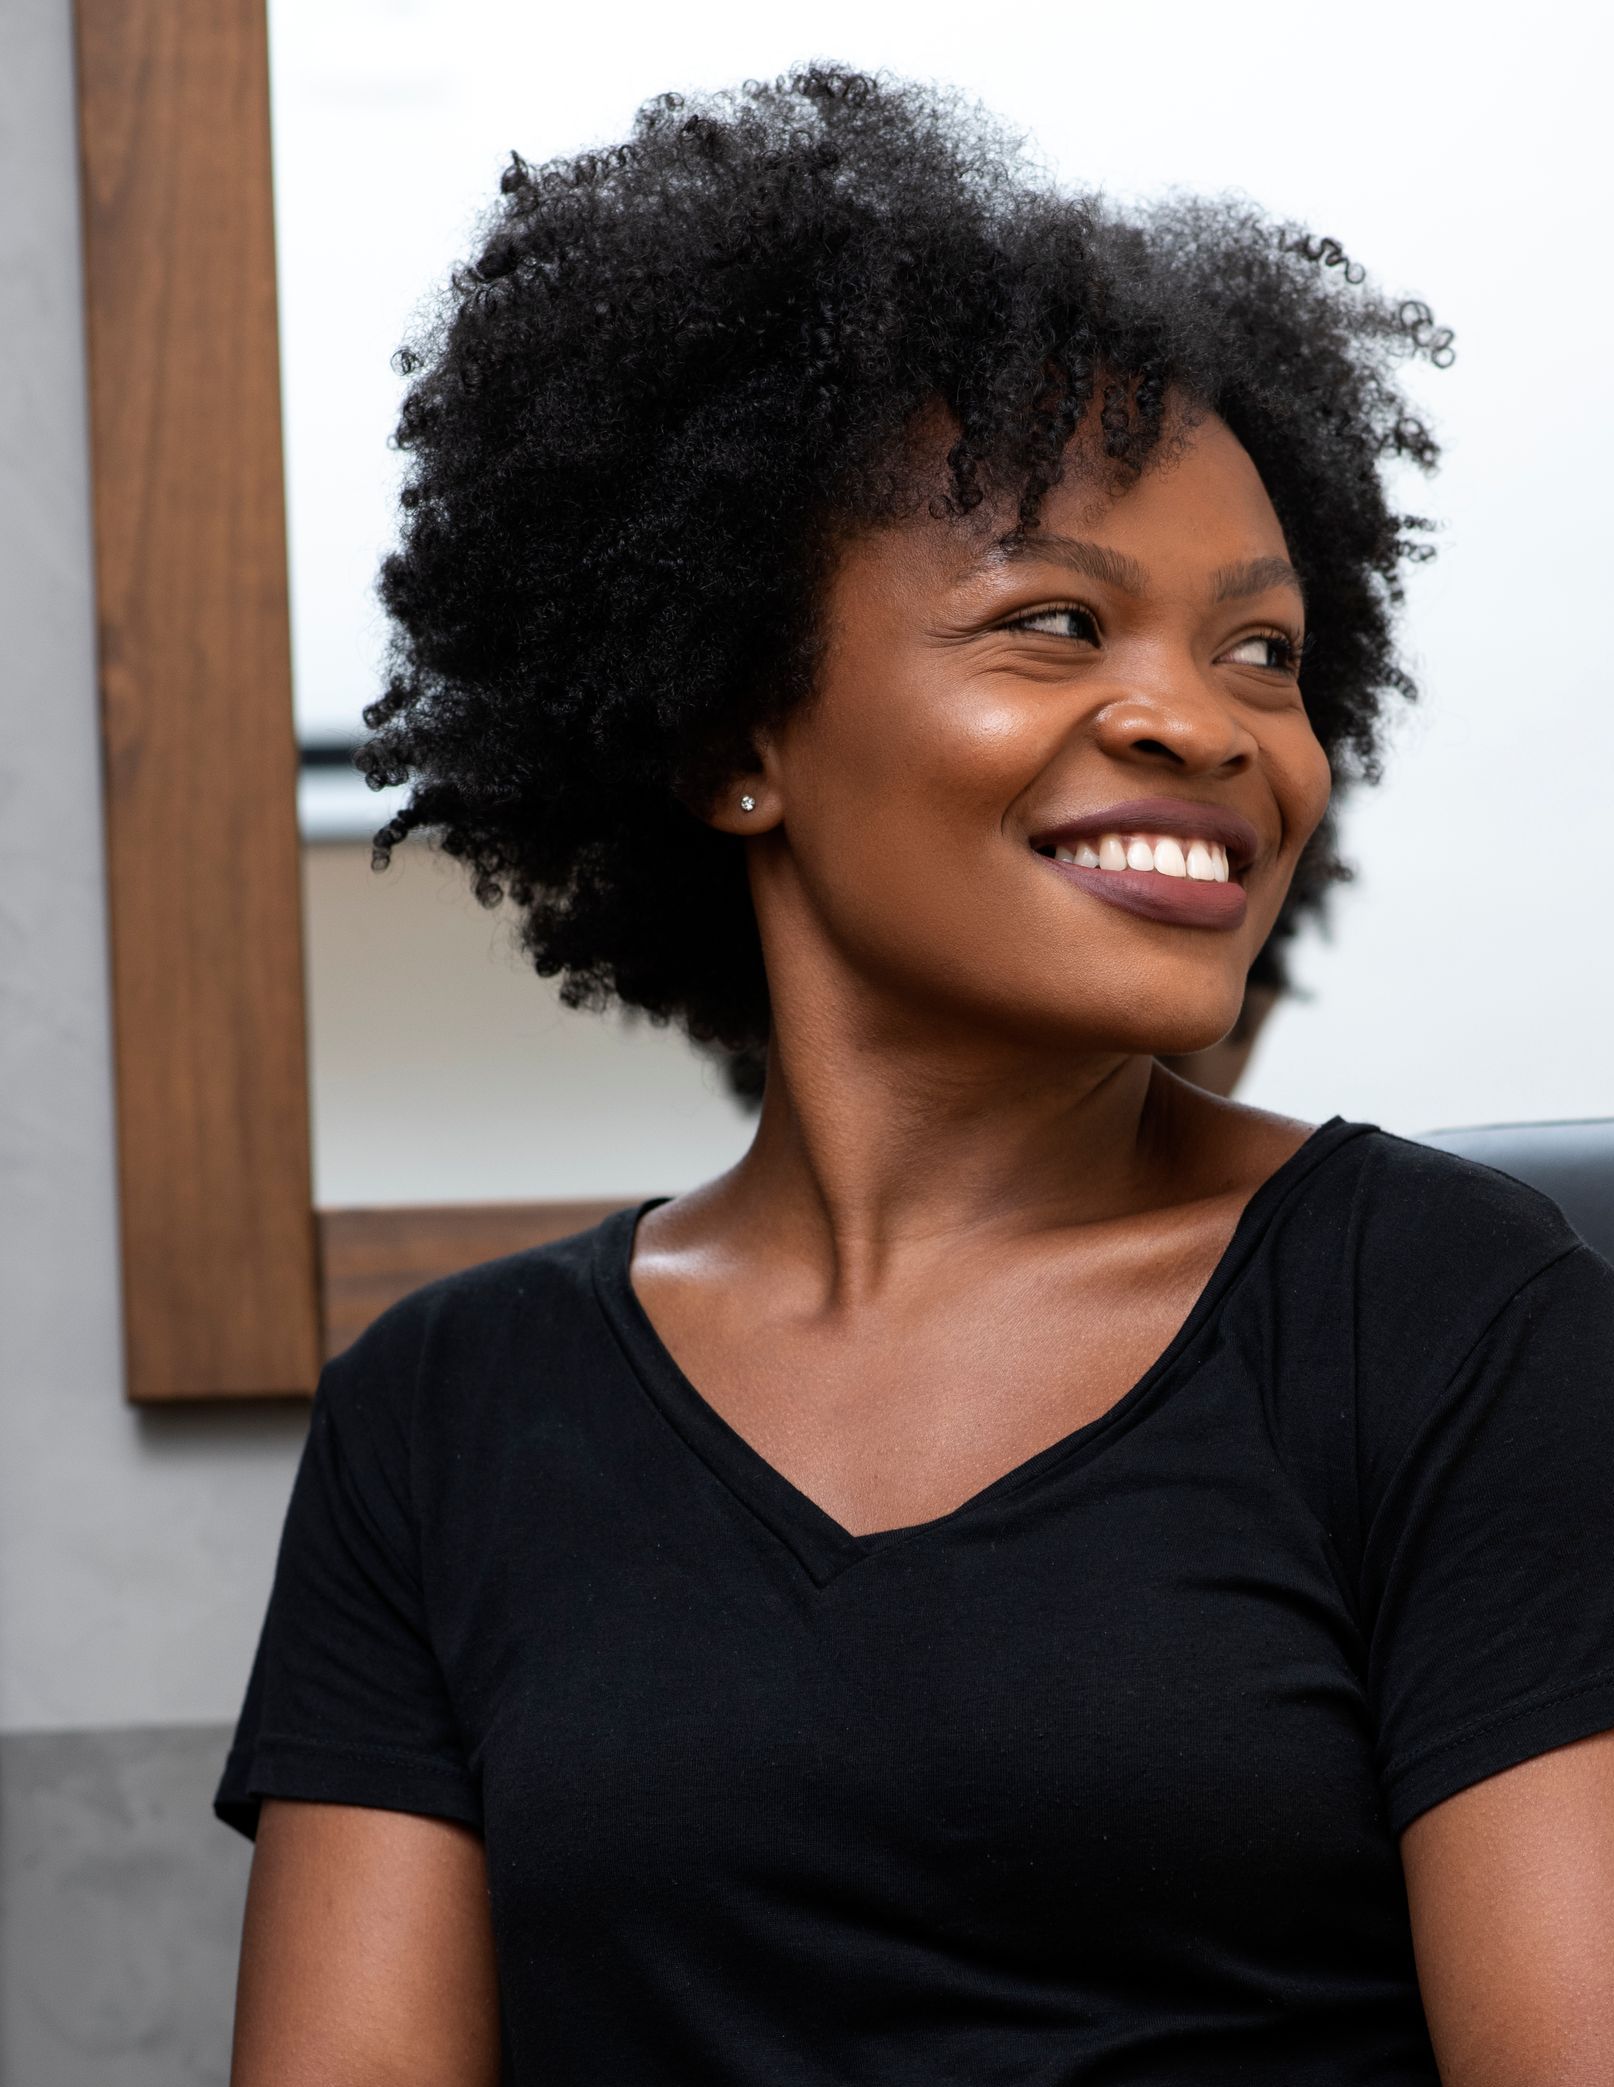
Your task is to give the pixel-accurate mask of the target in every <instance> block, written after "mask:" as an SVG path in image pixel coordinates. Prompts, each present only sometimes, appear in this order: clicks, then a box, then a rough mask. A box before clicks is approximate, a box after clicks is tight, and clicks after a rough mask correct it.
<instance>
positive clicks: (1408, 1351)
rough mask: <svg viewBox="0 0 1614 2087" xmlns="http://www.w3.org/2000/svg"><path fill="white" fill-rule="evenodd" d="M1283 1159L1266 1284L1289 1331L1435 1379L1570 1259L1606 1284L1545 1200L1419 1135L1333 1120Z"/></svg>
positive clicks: (1389, 1368) (1383, 1366) (1602, 1267)
mask: <svg viewBox="0 0 1614 2087" xmlns="http://www.w3.org/2000/svg"><path fill="white" fill-rule="evenodd" d="M1308 1161H1309V1162H1310V1163H1309V1164H1308ZM1291 1164H1292V1166H1293V1168H1294V1171H1295V1176H1296V1178H1295V1180H1294V1182H1293V1189H1292V1193H1291V1194H1289V1195H1288V1196H1287V1197H1285V1198H1284V1202H1283V1208H1282V1209H1281V1211H1280V1212H1279V1213H1277V1221H1276V1222H1275V1223H1274V1224H1273V1225H1272V1227H1271V1231H1270V1235H1269V1241H1268V1248H1269V1251H1268V1257H1267V1259H1268V1265H1267V1278H1268V1279H1267V1281H1266V1282H1264V1283H1263V1284H1262V1285H1261V1286H1260V1287H1261V1289H1262V1291H1263V1293H1264V1294H1265V1296H1266V1298H1267V1300H1268V1305H1269V1308H1270V1309H1271V1310H1272V1311H1273V1312H1274V1313H1275V1314H1276V1315H1277V1316H1278V1317H1279V1318H1280V1319H1282V1320H1285V1321H1287V1322H1289V1324H1290V1326H1291V1327H1292V1328H1294V1329H1296V1330H1298V1329H1299V1328H1300V1327H1302V1326H1304V1328H1305V1329H1306V1331H1307V1333H1308V1335H1309V1336H1310V1337H1311V1338H1312V1339H1314V1340H1323V1341H1335V1342H1339V1343H1343V1344H1345V1345H1347V1346H1348V1347H1349V1348H1350V1350H1351V1351H1352V1352H1353V1353H1354V1354H1355V1355H1356V1357H1357V1359H1358V1361H1361V1362H1367V1361H1369V1360H1371V1362H1372V1363H1373V1364H1374V1365H1375V1366H1376V1368H1377V1369H1379V1370H1382V1371H1385V1372H1390V1373H1393V1374H1395V1375H1398V1376H1399V1375H1401V1374H1402V1373H1403V1372H1404V1371H1405V1370H1407V1369H1409V1368H1412V1369H1415V1370H1416V1371H1417V1372H1418V1373H1419V1374H1420V1375H1422V1374H1426V1373H1427V1374H1429V1375H1432V1376H1434V1377H1436V1378H1438V1377H1441V1376H1443V1375H1444V1374H1446V1373H1448V1372H1449V1371H1450V1370H1452V1369H1453V1368H1455V1367H1456V1366H1457V1364H1458V1363H1459V1362H1460V1360H1461V1359H1462V1357H1463V1356H1464V1355H1465V1354H1466V1353H1467V1352H1468V1351H1469V1350H1470V1349H1471V1348H1472V1347H1473V1346H1474V1344H1475V1343H1476V1341H1479V1340H1480V1339H1482V1338H1483V1336H1484V1334H1485V1331H1486V1329H1487V1328H1488V1327H1490V1326H1491V1325H1492V1324H1494V1322H1495V1321H1496V1320H1497V1319H1498V1317H1499V1316H1500V1315H1501V1314H1502V1313H1504V1312H1505V1311H1506V1309H1507V1308H1508V1306H1509V1305H1510V1304H1512V1303H1513V1302H1514V1300H1515V1299H1517V1298H1519V1297H1520V1296H1521V1295H1522V1294H1523V1293H1525V1292H1527V1291H1530V1290H1531V1289H1532V1288H1533V1287H1534V1286H1536V1285H1537V1284H1538V1283H1540V1282H1542V1281H1543V1280H1544V1279H1547V1278H1548V1277H1549V1274H1550V1272H1551V1271H1552V1270H1554V1269H1555V1268H1557V1267H1558V1265H1559V1264H1560V1263H1564V1262H1566V1261H1567V1260H1569V1259H1570V1258H1571V1257H1580V1258H1590V1259H1591V1260H1592V1261H1593V1262H1594V1263H1596V1264H1597V1269H1596V1270H1594V1276H1593V1279H1594V1280H1596V1279H1597V1278H1598V1271H1600V1272H1601V1275H1602V1277H1604V1278H1606V1279H1607V1280H1608V1282H1609V1283H1611V1284H1614V1271H1609V1270H1608V1269H1607V1265H1606V1264H1605V1263H1601V1262H1599V1261H1598V1257H1597V1256H1595V1255H1593V1254H1592V1252H1591V1249H1590V1248H1589V1247H1587V1246H1586V1245H1585V1243H1584V1242H1583V1241H1582V1239H1581V1238H1580V1235H1579V1234H1578V1233H1577V1232H1576V1231H1575V1229H1574V1227H1573V1226H1572V1225H1571V1224H1570V1222H1569V1220H1568V1219H1567V1218H1566V1217H1565V1216H1564V1214H1563V1212H1562V1211H1561V1210H1560V1209H1559V1208H1558V1206H1557V1204H1556V1203H1554V1202H1553V1201H1552V1200H1551V1198H1550V1197H1548V1196H1545V1195H1543V1194H1542V1193H1541V1192H1540V1191H1539V1190H1538V1189H1535V1188H1532V1187H1530V1186H1529V1184H1528V1183H1526V1182H1523V1181H1520V1180H1517V1179H1516V1178H1515V1177H1514V1176H1512V1175H1509V1174H1504V1173H1501V1172H1500V1171H1498V1170H1497V1169H1496V1168H1494V1167H1488V1166H1484V1165H1482V1164H1480V1163H1479V1162H1477V1161H1475V1160H1470V1159H1465V1158H1461V1157H1459V1156H1458V1155H1457V1154H1455V1153H1450V1152H1444V1151H1441V1150H1439V1149H1438V1148H1436V1147H1434V1146H1431V1145H1425V1144H1423V1143H1421V1142H1420V1141H1419V1140H1418V1139H1416V1138H1411V1137H1405V1136H1402V1135H1400V1134H1398V1133H1396V1132H1393V1131H1387V1130H1384V1129H1383V1128H1381V1127H1380V1126H1379V1125H1377V1124H1373V1123H1363V1122H1356V1121H1353V1120H1350V1119H1342V1118H1339V1117H1335V1118H1333V1119H1331V1120H1330V1122H1329V1123H1327V1124H1324V1125H1321V1126H1320V1127H1319V1128H1318V1129H1317V1130H1316V1131H1315V1132H1314V1133H1313V1134H1312V1137H1311V1138H1310V1139H1309V1140H1308V1141H1307V1143H1306V1145H1305V1146H1303V1147H1302V1148H1301V1149H1300V1151H1299V1153H1297V1155H1296V1159H1295V1161H1294V1162H1293V1163H1291Z"/></svg>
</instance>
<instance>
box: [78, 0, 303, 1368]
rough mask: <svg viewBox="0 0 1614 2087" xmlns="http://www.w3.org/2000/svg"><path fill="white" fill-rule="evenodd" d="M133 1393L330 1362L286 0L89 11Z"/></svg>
mask: <svg viewBox="0 0 1614 2087" xmlns="http://www.w3.org/2000/svg"><path fill="white" fill-rule="evenodd" d="M77 32H78V71H79V123H80V154H81V165H82V174H83V208H84V240H85V306H86V317H87V328H88V351H89V391H90V427H91V444H92V457H93V472H94V517H95V552H96V573H97V593H98V602H99V656H100V677H101V705H102V725H103V740H104V747H105V793H106V831H107V877H108V890H109V902H110V917H111V945H112V946H111V962H112V989H113V1015H114V1030H115V1041H116V1055H117V1104H118V1151H119V1174H120V1202H121V1227H122V1252H123V1278H124V1282H123V1295H124V1314H125V1347H126V1357H127V1385H128V1391H129V1396H130V1397H131V1398H132V1399H135V1400H141V1401H148V1400H152V1401H154V1400H173V1399H199V1398H226V1397H243V1396H252V1395H261V1394H285V1393H290V1392H306V1391H308V1390H310V1389H311V1388H312V1385H313V1383H314V1379H315V1375H316V1373H317V1367H318V1362H319V1356H320V1329H319V1292H318V1266H317V1242H316V1228H315V1221H314V1214H313V1208H312V1190H311V1168H310V1156H309V1128H308V1094H307V1077H308V1076H307V1063H306V1051H307V1046H306V1041H305V1030H304V1019H303V968H302V924H301V912H300V896H299V878H298V852H297V851H298V836H297V823H296V778H297V757H296V746H295V740H294V733H293V724H292V708H291V667H290V636H289V629H288V617H287V597H286V549H285V521H284V501H283V491H282V468H281V446H280V390H279V345H278V336H277V329H276V299H275V264H274V225H273V206H272V192H271V186H270V156H269V115H268V111H269V103H268V54H267V38H266V28H265V21H264V7H263V0H77Z"/></svg>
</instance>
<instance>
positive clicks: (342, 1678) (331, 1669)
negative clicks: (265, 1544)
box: [213, 1327, 481, 1835]
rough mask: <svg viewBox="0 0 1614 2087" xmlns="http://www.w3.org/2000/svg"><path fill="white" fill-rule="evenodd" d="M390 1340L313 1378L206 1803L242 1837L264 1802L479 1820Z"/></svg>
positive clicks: (364, 1340)
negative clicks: (431, 1591) (250, 1661)
mask: <svg viewBox="0 0 1614 2087" xmlns="http://www.w3.org/2000/svg"><path fill="white" fill-rule="evenodd" d="M399 1347H400V1344H399V1343H398V1342H396V1341H395V1340H393V1341H389V1340H388V1338H387V1329H386V1328H385V1327H380V1328H373V1329H372V1330H371V1331H370V1332H369V1333H367V1334H365V1335H362V1336H361V1337H360V1339H359V1340H358V1341H357V1342H355V1343H354V1345H353V1346H352V1347H351V1348H349V1349H348V1350H347V1351H346V1352H345V1353H344V1354H343V1355H341V1356H339V1357H337V1358H336V1360H335V1361H333V1362H331V1363H328V1364H327V1365H326V1368H325V1370H324V1372H323V1374H322V1376H321V1378H320V1383H319V1388H318V1391H317V1393H316V1395H315V1399H314V1404H313V1412H312V1415H311V1419H310V1424H309V1433H308V1439H307V1442H306V1444H305V1445H304V1449H303V1454H302V1460H301V1462H300V1464H299V1466H298V1471H297V1478H296V1483H295V1485H294V1487H293V1490H292V1497H291V1503H290V1506H289V1507H288V1509H287V1513H286V1521H285V1526H284V1529H283V1531H282V1535H281V1541H280V1551H279V1557H278V1560H277V1562H276V1566H275V1577H274V1585H273V1590H272V1592H271V1594H270V1598H269V1610H268V1615H267V1617H266V1619H265V1622H264V1626H263V1633H262V1636H261V1638H260V1640H259V1644H258V1651H257V1657H256V1660H255V1663H254V1666H253V1670H252V1678H251V1680H250V1682H249V1684H248V1687H247V1695H246V1701H245V1705H244V1707H243V1709H242V1712H241V1719H240V1723H239V1725H238V1727H237V1729H236V1734H235V1741H234V1745H233V1746H232V1748H231V1750H230V1754H229V1758H228V1761H227V1762H226V1765H225V1769H224V1775H223V1779H222V1781H221V1783H220V1785H219V1788H218V1791H217V1794H216V1795H215V1797H214V1800H213V1808H214V1810H215V1812H216V1813H217V1814H218V1816H219V1817H220V1818H221V1819H223V1820H224V1821H225V1822H226V1823H227V1824H228V1825H231V1826H234V1827H236V1828H238V1829H239V1830H240V1831H241V1832H242V1833H245V1834H248V1835H252V1834H254V1833H255V1832H256V1831H257V1823H258V1813H259V1807H260V1803H261V1800H262V1799H263V1798H265V1797H284V1798H301V1799H309V1800H313V1801H316V1802H324V1803H331V1804H352V1805H372V1806H376V1807H378V1808H380V1809H382V1810H385V1811H405V1812H421V1813H426V1814H429V1815H431V1816H434V1817H437V1818H444V1819H456V1820H460V1821H462V1822H463V1823H465V1824H467V1825H472V1826H480V1823H481V1813H480V1803H479V1796H478V1789H477V1784H476V1779H475V1777H474V1776H473V1775H472V1773H471V1771H470V1769H469V1767H468V1765H467V1762H466V1760H465V1757H464V1752H463V1748H462V1746H461V1743H460V1740H459V1736H458V1733H457V1730H456V1723H455V1718H454V1715H453V1711H452V1708H451V1705H450V1702H449V1696H448V1691H447V1687H446V1684H445V1681H444V1677H443V1674H442V1671H441V1668H440V1666H439V1663H438V1661H437V1659H436V1657H435V1655H434V1653H433V1649H432V1642H431V1632H430V1629H429V1627H428V1621H427V1613H426V1609H427V1604H426V1599H425V1593H424V1590H423V1587H422V1583H421V1572H420V1544H419V1541H418V1537H417V1532H416V1529H415V1526H414V1514H413V1510H412V1505H411V1501H412V1491H413V1488H412V1485H411V1473H410V1441H409V1426H408V1408H407V1403H406V1397H405V1394H407V1391H408V1388H409V1387H408V1386H407V1385H406V1386H403V1387H402V1388H400V1386H399V1385H398V1384H397V1383H396V1382H395V1381H393V1372H394V1371H396V1370H399V1369H402V1370H405V1371H407V1357H406V1356H403V1355H401V1354H400V1353H399Z"/></svg>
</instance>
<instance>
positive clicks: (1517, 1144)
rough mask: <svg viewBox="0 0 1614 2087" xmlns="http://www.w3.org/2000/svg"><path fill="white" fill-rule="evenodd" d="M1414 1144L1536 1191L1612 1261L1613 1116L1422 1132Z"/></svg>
mask: <svg viewBox="0 0 1614 2087" xmlns="http://www.w3.org/2000/svg"><path fill="white" fill-rule="evenodd" d="M1418 1142H1419V1143H1420V1144H1422V1145H1438V1146H1439V1147H1440V1149H1441V1151H1443V1152H1455V1153H1457V1154H1458V1156H1459V1157H1460V1158H1462V1159H1473V1160H1478V1161H1479V1162H1480V1163H1481V1165H1483V1166H1487V1167H1495V1168H1496V1169H1497V1170H1498V1171H1499V1172H1500V1173H1503V1174H1511V1175H1513V1176H1514V1177H1515V1179H1517V1180H1519V1181H1525V1182H1528V1183H1529V1185H1530V1186H1531V1188H1538V1189H1540V1191H1541V1193H1542V1194H1543V1195H1544V1196H1551V1198H1552V1200H1553V1201H1554V1202H1555V1203H1556V1204H1557V1205H1558V1208H1559V1209H1560V1210H1561V1211H1562V1212H1563V1214H1564V1216H1565V1217H1567V1218H1568V1220H1569V1222H1570V1223H1571V1224H1572V1225H1573V1226H1574V1228H1575V1230H1576V1231H1577V1232H1578V1233H1579V1234H1580V1236H1581V1238H1582V1239H1584V1240H1585V1241H1586V1243H1587V1245H1588V1246H1591V1247H1595V1248H1596V1250H1597V1251H1598V1253H1600V1254H1602V1255H1603V1256H1604V1258H1605V1259H1606V1260H1610V1261H1614V1116H1602V1117H1598V1116H1592V1117H1586V1118H1583V1119H1582V1120H1581V1121H1579V1122H1574V1123H1486V1124H1478V1125H1475V1126H1474V1127H1473V1128H1472V1129H1467V1130H1430V1131H1423V1132H1421V1133H1420V1134H1419V1139H1418Z"/></svg>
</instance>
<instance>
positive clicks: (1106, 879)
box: [1037, 855, 1249, 931]
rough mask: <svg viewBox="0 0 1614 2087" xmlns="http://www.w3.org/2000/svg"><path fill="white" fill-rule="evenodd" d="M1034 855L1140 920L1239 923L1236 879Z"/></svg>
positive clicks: (1242, 908) (1240, 895)
mask: <svg viewBox="0 0 1614 2087" xmlns="http://www.w3.org/2000/svg"><path fill="white" fill-rule="evenodd" d="M1037 860H1038V861H1039V862H1040V863H1043V864H1045V865H1046V867H1047V868H1049V869H1051V870H1052V871H1053V872H1054V873H1055V875H1057V876H1060V877H1064V878H1065V879H1066V880H1067V881H1068V882H1069V883H1072V884H1074V885H1076V886H1077V887H1078V888H1079V889H1080V890H1082V891H1090V892H1091V893H1092V894H1093V896H1094V898H1096V899H1103V900H1105V902H1106V903H1107V904H1109V905H1111V906H1119V907H1120V908H1121V910H1122V911H1123V912H1124V913H1138V914H1141V915H1142V916H1143V918H1144V919H1145V920H1161V921H1166V922H1168V923H1169V924H1170V925H1172V926H1174V927H1185V928H1221V929H1223V930H1224V931H1225V930H1229V929H1232V928H1237V927H1242V926H1243V924H1244V915H1245V912H1246V910H1247V907H1248V904H1249V901H1248V900H1247V899H1246V898H1245V895H1244V887H1243V885H1242V884H1239V883H1236V882H1234V881H1233V880H1232V879H1229V880H1228V882H1227V883H1226V884H1201V883H1198V882H1195V881H1191V880H1190V879H1188V878H1187V877H1167V876H1163V875H1162V874H1161V873H1160V871H1158V870H1089V869H1084V868H1083V867H1082V865H1081V864H1080V863H1079V862H1056V861H1055V860H1054V858H1053V857H1052V856H1051V855H1038V857H1037Z"/></svg>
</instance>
